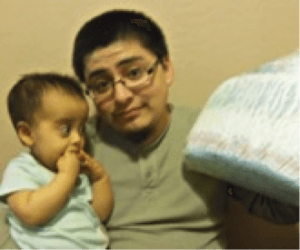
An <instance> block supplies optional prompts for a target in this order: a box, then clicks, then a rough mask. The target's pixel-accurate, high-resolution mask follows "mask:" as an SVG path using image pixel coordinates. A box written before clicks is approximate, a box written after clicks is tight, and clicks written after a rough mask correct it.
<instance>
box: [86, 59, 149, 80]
mask: <svg viewBox="0 0 300 250" xmlns="http://www.w3.org/2000/svg"><path fill="white" fill-rule="evenodd" d="M143 59H144V58H143V57H142V56H133V57H129V58H125V59H123V60H121V61H120V62H118V63H117V67H120V66H122V65H124V64H128V63H132V62H135V61H140V60H143ZM107 71H108V70H107V69H106V68H102V69H97V70H95V71H93V72H91V73H90V74H89V76H88V79H91V78H92V77H95V76H99V75H102V74H107Z"/></svg>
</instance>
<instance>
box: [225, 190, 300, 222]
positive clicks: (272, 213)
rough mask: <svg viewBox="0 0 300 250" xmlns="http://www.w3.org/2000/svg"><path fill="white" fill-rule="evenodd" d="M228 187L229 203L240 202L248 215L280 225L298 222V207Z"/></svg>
mask: <svg viewBox="0 0 300 250" xmlns="http://www.w3.org/2000/svg"><path fill="white" fill-rule="evenodd" d="M229 187H230V188H229V190H230V191H229V193H230V197H231V198H229V199H230V200H231V202H232V201H241V202H242V203H243V204H244V205H245V209H246V211H248V212H249V213H250V214H253V215H257V216H260V217H263V218H265V219H266V220H269V221H272V222H276V223H282V224H283V223H284V224H290V223H296V222H299V207H297V206H293V205H289V204H285V203H283V202H279V201H277V200H274V199H272V198H269V197H266V196H264V195H262V194H259V193H255V192H253V191H249V190H246V189H244V188H241V187H237V186H233V185H230V186H229Z"/></svg>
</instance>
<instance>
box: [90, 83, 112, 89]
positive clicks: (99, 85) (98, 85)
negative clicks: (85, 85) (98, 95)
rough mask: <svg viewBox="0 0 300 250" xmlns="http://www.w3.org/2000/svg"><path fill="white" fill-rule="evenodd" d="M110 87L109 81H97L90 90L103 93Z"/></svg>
mask: <svg viewBox="0 0 300 250" xmlns="http://www.w3.org/2000/svg"><path fill="white" fill-rule="evenodd" d="M111 85H112V84H111V81H99V82H97V83H96V84H95V85H94V86H93V87H91V90H93V91H97V92H104V91H106V90H108V89H109V88H110V87H111Z"/></svg>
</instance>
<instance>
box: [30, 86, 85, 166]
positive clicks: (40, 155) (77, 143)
mask: <svg viewBox="0 0 300 250" xmlns="http://www.w3.org/2000/svg"><path fill="white" fill-rule="evenodd" d="M87 119H88V104H87V102H86V101H85V100H83V99H81V98H80V97H76V96H75V97H74V96H72V95H70V94H66V93H65V92H64V91H61V90H58V89H50V90H48V91H47V92H46V93H45V94H44V95H43V97H42V105H41V107H40V109H39V111H38V112H37V114H36V115H35V121H34V124H33V126H32V129H31V132H32V138H33V145H32V147H31V148H30V149H31V153H32V154H33V156H34V157H35V158H36V159H37V160H38V161H39V162H40V163H41V164H43V165H44V166H45V167H47V168H49V169H51V170H53V171H56V170H57V166H56V164H57V161H58V159H59V158H60V157H61V156H62V155H63V154H64V152H65V151H66V149H67V148H68V147H71V148H72V149H74V150H76V151H77V150H78V151H79V150H81V149H83V146H84V133H83V131H84V126H85V123H86V121H87Z"/></svg>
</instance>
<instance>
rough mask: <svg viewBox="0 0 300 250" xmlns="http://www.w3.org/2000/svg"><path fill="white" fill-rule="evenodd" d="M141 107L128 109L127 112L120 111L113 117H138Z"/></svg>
mask: <svg viewBox="0 0 300 250" xmlns="http://www.w3.org/2000/svg"><path fill="white" fill-rule="evenodd" d="M142 108H143V107H137V108H131V109H128V110H122V111H118V112H116V113H115V116H116V117H129V116H135V115H138V114H139V112H140V110H141V109H142Z"/></svg>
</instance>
